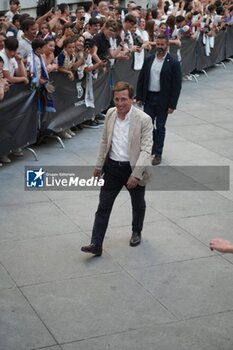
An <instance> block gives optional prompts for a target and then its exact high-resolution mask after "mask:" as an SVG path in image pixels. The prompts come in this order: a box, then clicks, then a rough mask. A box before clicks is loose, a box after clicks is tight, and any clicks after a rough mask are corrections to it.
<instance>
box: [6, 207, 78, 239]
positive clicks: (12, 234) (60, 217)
mask: <svg viewBox="0 0 233 350" xmlns="http://www.w3.org/2000/svg"><path fill="white" fill-rule="evenodd" d="M12 212H13V215H12V216H11V220H9V221H8V220H5V218H6V217H7V215H8V213H9V208H8V207H5V208H2V209H1V211H0V221H1V232H0V242H1V241H3V240H20V239H26V238H29V239H32V238H35V237H44V236H53V235H59V234H64V233H71V232H76V231H77V232H78V231H80V230H79V228H78V226H77V225H75V224H74V223H73V222H72V220H71V219H70V218H68V217H67V215H65V214H64V213H63V212H62V211H61V210H60V209H59V208H57V207H56V206H55V205H54V204H53V203H51V202H45V203H43V204H41V203H40V202H39V203H38V202H36V203H30V204H24V205H20V206H19V207H18V208H12ZM41 218H44V220H41Z"/></svg>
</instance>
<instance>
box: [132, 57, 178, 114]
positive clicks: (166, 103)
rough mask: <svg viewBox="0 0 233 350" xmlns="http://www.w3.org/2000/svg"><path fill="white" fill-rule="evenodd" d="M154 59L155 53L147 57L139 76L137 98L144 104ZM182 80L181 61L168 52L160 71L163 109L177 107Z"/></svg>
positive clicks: (160, 104)
mask: <svg viewBox="0 0 233 350" xmlns="http://www.w3.org/2000/svg"><path fill="white" fill-rule="evenodd" d="M154 59H155V54H153V55H151V56H148V57H147V58H146V59H145V61H144V64H143V66H142V69H141V71H140V74H139V77H138V82H137V93H136V100H137V101H142V102H143V104H144V103H145V101H146V97H147V93H148V86H149V79H150V70H151V66H152V63H153V61H154ZM181 81H182V75H181V68H180V63H179V62H178V61H177V60H176V59H175V58H173V57H172V56H171V55H170V54H169V53H168V54H167V56H166V58H165V60H164V63H163V66H162V69H161V73H160V94H159V107H160V108H161V109H166V110H167V109H168V108H172V109H176V105H177V102H178V98H179V95H180V90H181Z"/></svg>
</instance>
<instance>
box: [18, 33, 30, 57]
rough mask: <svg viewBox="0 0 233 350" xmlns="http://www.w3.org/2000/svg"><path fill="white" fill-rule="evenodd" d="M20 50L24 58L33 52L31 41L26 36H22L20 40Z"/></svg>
mask: <svg viewBox="0 0 233 350" xmlns="http://www.w3.org/2000/svg"><path fill="white" fill-rule="evenodd" d="M18 52H19V55H20V56H21V57H22V58H23V59H26V58H27V57H28V56H29V55H30V53H31V52H32V44H31V41H30V40H28V39H27V38H25V37H24V36H22V37H21V39H20V40H19V48H18Z"/></svg>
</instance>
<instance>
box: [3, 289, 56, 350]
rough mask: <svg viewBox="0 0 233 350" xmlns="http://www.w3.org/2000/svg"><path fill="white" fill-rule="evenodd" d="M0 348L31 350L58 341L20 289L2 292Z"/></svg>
mask: <svg viewBox="0 0 233 350" xmlns="http://www.w3.org/2000/svg"><path fill="white" fill-rule="evenodd" d="M0 340H1V341H0V347H1V349H2V350H16V349H17V350H30V349H32V348H39V347H45V346H49V345H55V344H56V341H55V340H54V338H53V337H52V336H51V334H50V333H49V331H48V330H47V329H46V327H45V326H44V324H43V323H42V322H41V320H40V319H39V318H38V316H37V315H36V314H35V312H34V310H33V309H32V308H31V306H30V305H29V304H28V302H27V301H26V300H25V298H24V297H23V295H22V294H21V293H20V291H19V290H18V289H12V288H10V289H1V290H0Z"/></svg>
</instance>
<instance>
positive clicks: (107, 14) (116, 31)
mask: <svg viewBox="0 0 233 350" xmlns="http://www.w3.org/2000/svg"><path fill="white" fill-rule="evenodd" d="M9 7H10V9H9V11H7V12H6V13H1V14H0V101H1V100H3V99H4V95H5V94H6V93H7V91H8V90H9V89H10V86H11V85H12V84H17V83H24V84H29V83H30V84H34V85H35V86H41V87H43V88H44V91H45V93H46V100H47V103H48V106H49V108H50V111H55V108H54V106H53V101H52V93H53V92H54V86H53V84H52V83H51V81H50V76H49V75H50V73H51V72H60V73H62V74H64V75H66V76H67V77H68V78H69V79H70V80H74V77H75V75H77V77H78V78H79V79H82V78H84V77H86V76H89V77H91V78H95V77H96V76H97V75H98V71H99V70H103V71H105V70H106V69H107V67H108V66H109V65H112V64H114V62H115V60H122V61H124V60H125V61H126V60H129V59H130V57H131V56H132V55H134V65H135V66H136V67H137V69H138V70H140V69H141V68H142V66H143V62H144V58H145V54H146V53H154V52H155V50H156V38H157V37H158V36H159V35H165V36H166V37H167V38H168V40H169V43H172V44H174V45H177V46H178V47H180V46H181V39H182V37H183V36H186V37H187V36H188V37H190V38H192V39H194V40H195V39H197V38H198V36H199V34H200V32H203V33H205V36H206V46H208V45H207V42H208V40H207V39H208V38H214V36H215V35H216V33H217V32H218V31H219V30H224V29H225V28H226V27H227V26H229V25H232V24H233V0H214V1H213V0H182V1H177V0H173V1H172V0H167V1H165V0H159V1H158V3H157V5H156V8H152V9H144V8H142V7H141V6H138V5H137V4H136V2H135V1H133V0H129V1H128V4H127V7H126V8H123V7H121V4H120V2H119V0H110V2H107V1H100V2H98V1H95V2H94V3H91V2H88V3H87V6H85V7H83V6H78V5H77V8H76V10H75V12H71V11H70V8H69V5H68V4H66V3H61V4H59V5H58V6H57V8H56V9H50V10H49V11H47V12H45V13H38V14H39V15H38V16H37V18H36V19H35V18H33V17H31V16H30V15H29V14H27V13H24V12H23V11H21V9H20V1H19V0H10V1H9ZM210 45H211V42H210ZM90 106H92V105H91V101H90ZM103 118H104V116H103V115H99V116H97V118H95V119H93V120H89V121H87V122H86V123H85V125H84V126H86V127H90V128H97V127H99V124H100V123H101V122H102V120H101V119H103ZM60 136H61V137H63V138H71V137H73V136H74V132H73V131H72V130H70V129H67V130H64V131H63V132H62V133H61V134H60ZM15 153H16V154H18V156H20V155H22V154H23V153H22V150H16V151H15ZM10 161H11V160H10V158H9V157H8V156H7V155H6V156H4V157H1V159H0V162H1V163H9V162H10Z"/></svg>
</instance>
